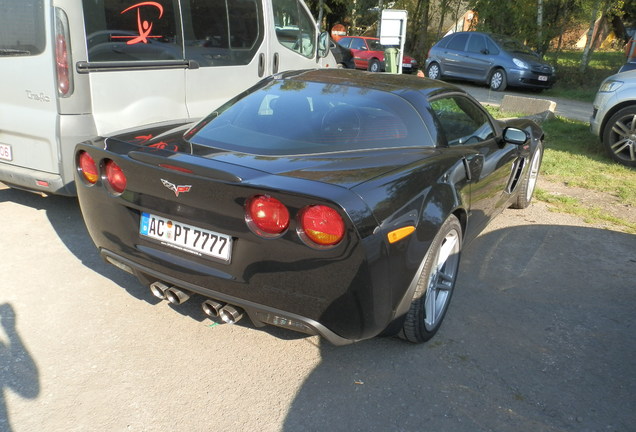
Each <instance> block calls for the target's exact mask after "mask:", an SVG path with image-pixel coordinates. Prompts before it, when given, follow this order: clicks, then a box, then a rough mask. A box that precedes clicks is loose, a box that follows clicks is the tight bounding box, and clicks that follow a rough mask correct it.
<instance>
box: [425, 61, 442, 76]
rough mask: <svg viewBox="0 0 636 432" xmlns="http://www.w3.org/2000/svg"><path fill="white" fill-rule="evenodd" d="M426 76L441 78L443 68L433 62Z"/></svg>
mask: <svg viewBox="0 0 636 432" xmlns="http://www.w3.org/2000/svg"><path fill="white" fill-rule="evenodd" d="M426 76H427V77H428V78H430V79H440V78H441V77H442V73H441V70H440V68H439V65H438V64H437V63H431V64H430V65H428V68H427V69H426Z"/></svg>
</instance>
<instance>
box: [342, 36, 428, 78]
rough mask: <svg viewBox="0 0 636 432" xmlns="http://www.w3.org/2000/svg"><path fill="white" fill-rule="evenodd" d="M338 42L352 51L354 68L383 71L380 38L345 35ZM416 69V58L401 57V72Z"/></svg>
mask: <svg viewBox="0 0 636 432" xmlns="http://www.w3.org/2000/svg"><path fill="white" fill-rule="evenodd" d="M338 43H339V44H340V45H342V46H343V47H345V48H349V49H350V50H351V51H352V52H353V61H354V62H355V65H356V69H363V70H368V71H370V72H382V71H384V50H385V49H386V48H387V47H385V46H383V45H380V39H378V38H372V37H364V36H345V37H343V38H341V39H340V40H339V41H338ZM416 69H417V60H415V59H414V58H413V57H409V56H407V55H405V56H404V58H403V59H402V72H405V73H412V72H413V71H415V70H416Z"/></svg>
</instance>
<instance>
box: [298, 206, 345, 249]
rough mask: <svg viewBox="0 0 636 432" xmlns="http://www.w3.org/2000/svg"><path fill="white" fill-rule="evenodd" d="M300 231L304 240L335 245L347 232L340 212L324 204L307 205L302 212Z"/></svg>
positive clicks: (320, 244) (324, 244)
mask: <svg viewBox="0 0 636 432" xmlns="http://www.w3.org/2000/svg"><path fill="white" fill-rule="evenodd" d="M299 219H300V231H299V234H300V236H301V238H303V240H305V241H307V240H309V241H310V242H311V243H314V244H315V245H318V246H334V245H336V244H338V243H339V242H340V241H341V240H342V238H343V237H344V233H345V225H344V221H343V220H342V217H341V216H340V214H339V213H338V212H337V211H336V210H334V209H332V208H331V207H327V206H324V205H314V206H310V207H305V208H304V209H303V210H302V211H301V212H300V216H299Z"/></svg>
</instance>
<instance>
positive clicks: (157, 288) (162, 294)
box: [150, 282, 170, 300]
mask: <svg viewBox="0 0 636 432" xmlns="http://www.w3.org/2000/svg"><path fill="white" fill-rule="evenodd" d="M168 288H170V287H169V286H168V285H166V284H164V283H161V282H153V283H151V284H150V292H151V293H152V295H153V296H155V297H157V298H158V299H161V300H165V299H166V291H167V290H168Z"/></svg>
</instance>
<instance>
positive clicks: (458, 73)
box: [426, 31, 556, 91]
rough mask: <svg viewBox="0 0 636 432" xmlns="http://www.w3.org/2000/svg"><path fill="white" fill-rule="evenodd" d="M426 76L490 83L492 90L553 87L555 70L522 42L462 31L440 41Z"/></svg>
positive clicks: (430, 52)
mask: <svg viewBox="0 0 636 432" xmlns="http://www.w3.org/2000/svg"><path fill="white" fill-rule="evenodd" d="M426 76H427V77H429V78H432V79H442V78H452V79H462V80H469V81H475V82H480V83H484V84H488V86H490V88H491V89H492V90H495V91H503V90H505V89H506V87H525V88H530V89H535V90H538V91H541V90H544V89H548V88H550V87H552V85H553V84H554V82H555V80H556V75H555V69H554V67H553V66H552V65H550V64H549V63H547V62H545V61H543V60H541V58H540V57H539V56H538V55H537V54H536V53H535V52H533V51H531V50H530V49H529V48H528V47H526V46H525V45H524V44H522V43H521V42H519V41H517V40H515V39H511V38H509V37H507V36H501V35H496V34H492V33H482V32H473V31H471V32H458V33H453V34H450V35H448V36H446V37H444V38H443V39H442V40H440V41H439V42H437V43H436V44H435V45H433V47H432V48H431V50H430V51H429V53H428V58H427V59H426Z"/></svg>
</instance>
